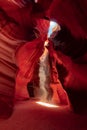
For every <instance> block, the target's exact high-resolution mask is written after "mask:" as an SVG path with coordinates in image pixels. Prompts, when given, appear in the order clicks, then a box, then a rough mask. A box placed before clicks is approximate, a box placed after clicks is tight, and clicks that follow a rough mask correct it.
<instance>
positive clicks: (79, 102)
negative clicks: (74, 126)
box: [66, 88, 87, 114]
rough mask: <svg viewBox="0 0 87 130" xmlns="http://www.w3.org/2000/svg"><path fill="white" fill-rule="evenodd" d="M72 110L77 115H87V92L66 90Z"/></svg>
mask: <svg viewBox="0 0 87 130" xmlns="http://www.w3.org/2000/svg"><path fill="white" fill-rule="evenodd" d="M66 91H67V93H68V96H69V100H70V102H71V105H72V107H73V110H74V112H75V113H77V114H87V91H85V90H74V89H71V88H70V89H66Z"/></svg>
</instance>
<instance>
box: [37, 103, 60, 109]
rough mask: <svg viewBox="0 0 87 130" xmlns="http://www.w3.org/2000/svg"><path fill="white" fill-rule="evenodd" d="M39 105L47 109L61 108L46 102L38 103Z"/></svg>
mask: <svg viewBox="0 0 87 130" xmlns="http://www.w3.org/2000/svg"><path fill="white" fill-rule="evenodd" d="M36 103H37V104H40V105H42V106H45V107H54V108H57V107H59V106H57V105H55V104H50V103H46V102H41V101H38V102H36Z"/></svg>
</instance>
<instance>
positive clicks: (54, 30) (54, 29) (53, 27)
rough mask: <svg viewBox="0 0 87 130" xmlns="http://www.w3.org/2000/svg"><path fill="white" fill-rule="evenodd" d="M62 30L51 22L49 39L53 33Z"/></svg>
mask: <svg viewBox="0 0 87 130" xmlns="http://www.w3.org/2000/svg"><path fill="white" fill-rule="evenodd" d="M59 30H61V28H60V25H59V24H58V23H56V22H54V21H50V26H49V31H48V38H49V37H50V36H51V34H52V33H53V32H57V31H59Z"/></svg>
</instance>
